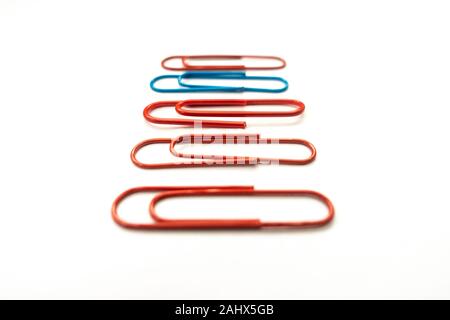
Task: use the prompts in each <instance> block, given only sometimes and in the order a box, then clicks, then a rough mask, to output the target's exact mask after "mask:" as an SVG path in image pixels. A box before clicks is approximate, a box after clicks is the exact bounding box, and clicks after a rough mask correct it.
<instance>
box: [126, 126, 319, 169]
mask: <svg viewBox="0 0 450 320" xmlns="http://www.w3.org/2000/svg"><path fill="white" fill-rule="evenodd" d="M160 143H166V144H168V145H169V149H170V152H171V153H172V154H173V155H175V156H177V157H180V158H190V159H199V160H196V161H193V160H190V161H187V160H186V161H179V162H165V163H143V162H141V161H140V160H138V159H137V153H138V152H139V150H141V149H142V148H143V147H145V146H148V145H152V144H160ZM180 143H183V144H195V143H198V144H211V143H218V144H277V143H279V144H299V145H303V146H305V147H307V148H308V149H309V150H310V151H311V154H310V155H309V157H307V158H306V159H277V158H264V157H249V156H222V155H194V154H185V153H181V152H178V151H177V150H176V149H175V147H176V145H177V144H180ZM316 154H317V152H316V148H315V147H314V145H313V144H312V143H310V142H309V141H306V140H302V139H290V138H283V139H271V138H269V139H263V138H261V136H260V135H259V134H216V135H196V134H188V135H183V136H179V137H177V138H174V139H170V138H152V139H148V140H144V141H142V142H140V143H138V144H137V145H136V146H135V147H134V148H133V149H132V150H131V154H130V157H131V161H132V162H133V163H134V164H135V165H136V166H137V167H139V168H143V169H163V168H192V167H209V166H211V167H214V166H227V165H233V166H253V165H257V164H284V165H286V164H287V165H305V164H308V163H311V162H312V161H313V160H314V159H315V158H316Z"/></svg>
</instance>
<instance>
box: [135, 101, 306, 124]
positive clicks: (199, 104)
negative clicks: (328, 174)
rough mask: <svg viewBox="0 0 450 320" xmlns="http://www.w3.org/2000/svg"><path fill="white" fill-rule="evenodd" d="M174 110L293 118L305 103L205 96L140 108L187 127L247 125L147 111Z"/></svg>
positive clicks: (148, 116)
mask: <svg viewBox="0 0 450 320" xmlns="http://www.w3.org/2000/svg"><path fill="white" fill-rule="evenodd" d="M275 105H279V106H280V105H281V106H292V107H293V110H290V111H227V110H221V111H214V110H190V109H189V108H202V109H203V108H207V107H245V106H275ZM173 106H175V110H176V111H177V112H178V113H179V114H181V115H186V116H203V117H293V116H297V115H300V114H302V113H303V111H304V110H305V105H304V104H303V102H301V101H298V100H293V99H250V100H243V99H219V100H214V99H212V100H211V99H208V100H186V101H159V102H154V103H151V104H149V105H148V106H147V107H146V108H145V109H144V112H143V114H144V118H145V119H146V120H147V121H149V122H152V123H157V124H174V125H183V126H188V127H197V126H198V127H199V128H201V127H203V128H237V129H244V128H246V127H247V123H246V122H245V121H222V120H202V119H200V120H197V119H180V118H158V117H155V116H153V115H152V114H151V113H152V112H153V111H154V110H155V109H158V108H163V107H173Z"/></svg>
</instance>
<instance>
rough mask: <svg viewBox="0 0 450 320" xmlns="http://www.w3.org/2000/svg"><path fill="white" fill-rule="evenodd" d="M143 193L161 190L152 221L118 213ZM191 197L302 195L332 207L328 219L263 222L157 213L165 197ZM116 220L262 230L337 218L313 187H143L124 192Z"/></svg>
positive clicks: (145, 225)
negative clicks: (128, 200) (129, 218)
mask: <svg viewBox="0 0 450 320" xmlns="http://www.w3.org/2000/svg"><path fill="white" fill-rule="evenodd" d="M141 192H158V193H157V194H156V195H155V196H154V197H153V199H152V200H151V202H150V205H149V212H150V216H151V217H152V218H153V219H154V222H151V223H134V222H128V221H125V220H124V219H122V218H121V217H120V216H119V214H118V206H119V204H120V203H121V202H122V201H123V200H124V199H125V198H126V197H128V196H130V195H132V194H136V193H141ZM188 196H301V197H312V198H316V199H318V200H319V201H322V202H323V203H324V204H325V205H326V206H327V209H328V213H327V215H326V216H325V217H324V218H321V219H317V220H307V221H261V220H260V219H166V218H162V217H161V216H159V215H158V214H157V213H156V209H155V208H156V205H157V203H158V202H160V201H161V200H163V199H168V198H174V197H188ZM111 215H112V218H113V220H114V221H115V222H116V223H117V224H118V225H120V226H122V227H125V228H132V229H147V230H158V229H161V230H168V229H259V228H283V227H284V228H307V227H309V228H311V227H320V226H323V225H325V224H327V223H329V222H330V221H332V220H333V217H334V207H333V204H332V203H331V201H330V200H329V199H328V198H327V197H326V196H324V195H323V194H321V193H319V192H316V191H311V190H255V189H254V187H253V186H143V187H136V188H131V189H128V190H126V191H124V192H122V193H121V194H120V195H119V196H118V197H117V198H116V199H115V200H114V202H113V205H112V208H111Z"/></svg>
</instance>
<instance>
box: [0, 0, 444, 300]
mask: <svg viewBox="0 0 450 320" xmlns="http://www.w3.org/2000/svg"><path fill="white" fill-rule="evenodd" d="M449 14H450V8H449V5H448V3H447V2H446V1H372V2H369V1H364V2H363V1H310V2H308V3H306V2H300V1H262V0H258V1H221V2H216V1H168V0H167V1H140V2H138V1H122V2H118V1H73V2H61V1H5V0H2V1H0V112H1V115H0V134H1V136H0V137H1V138H0V139H1V140H0V141H1V160H0V161H1V162H0V163H1V165H0V188H1V201H0V206H1V207H0V211H1V220H0V221H1V222H0V297H1V298H192V299H197V298H214V299H215V298H286V299H291V298H450V271H449V270H450V250H449V249H450V231H449V230H450V228H449V227H450V209H449V203H448V198H449V181H450V171H449V163H450V152H449V142H448V138H449V136H450V129H449V122H448V121H449V120H448V117H449V115H450V114H449V108H450V95H449V85H450V62H449V61H450V59H449V57H450V43H449V30H450V19H449ZM211 53H216V54H217V53H219V54H220V53H222V54H273V55H280V56H282V57H284V58H285V59H286V60H287V62H288V66H287V68H286V69H285V70H282V71H279V72H271V73H270V74H273V75H279V76H283V77H286V78H287V79H288V80H289V82H290V89H289V90H288V91H287V92H285V93H283V94H279V95H272V96H271V95H267V94H265V95H264V94H259V95H258V94H244V95H242V94H241V95H239V94H235V95H233V94H228V95H227V94H222V95H220V94H204V95H198V96H194V95H191V96H189V95H182V96H180V95H170V94H156V93H154V92H152V91H151V90H150V89H149V87H148V83H149V81H150V79H151V78H152V77H155V76H157V75H160V74H164V73H167V71H164V70H163V69H161V67H160V65H159V63H160V60H161V59H162V58H164V57H166V56H168V55H174V54H211ZM187 97H191V98H192V97H200V98H236V97H237V98H240V97H247V98H257V97H262V98H267V97H284V98H293V99H299V100H301V101H303V102H305V104H306V111H305V114H304V116H303V117H302V119H301V121H299V122H297V123H294V124H292V123H291V124H289V125H285V126H283V125H278V126H269V125H261V126H259V125H258V124H257V123H252V122H250V126H249V129H248V130H247V131H248V132H260V133H262V134H264V135H265V136H266V137H267V136H273V137H299V138H306V139H308V140H310V141H311V142H313V143H314V144H315V145H316V147H317V148H318V158H317V161H316V162H315V163H314V164H312V165H309V166H297V167H292V166H284V167H281V166H278V167H277V166H272V167H258V168H254V169H251V168H242V169H236V168H221V169H212V168H208V169H188V170H160V171H151V170H141V169H138V168H136V167H134V166H133V165H132V163H131V162H130V160H129V152H130V150H131V147H132V146H133V145H134V144H136V143H137V142H139V141H141V140H143V139H146V138H151V137H172V136H175V135H176V134H180V133H185V132H190V130H186V129H184V130H181V129H177V130H174V129H173V128H168V127H166V128H157V127H154V126H152V125H150V124H148V123H146V122H145V120H144V119H143V117H142V110H143V108H144V107H145V106H146V105H147V104H149V103H150V102H153V101H158V100H165V99H166V100H169V99H180V98H183V99H184V98H187ZM152 150H153V149H152ZM154 150H155V151H153V154H152V151H150V149H149V151H148V154H147V155H144V153H143V156H146V157H147V158H149V159H150V158H151V156H153V160H156V158H158V159H164V156H163V154H165V153H167V150H166V149H165V148H160V149H158V148H156V149H154ZM291 150H294V149H291ZM183 184H199V185H201V184H255V185H256V187H257V188H300V189H301V188H308V189H314V190H318V191H321V192H323V193H324V194H326V195H328V196H329V197H330V198H331V199H332V200H333V202H334V204H335V207H336V214H337V215H336V220H335V221H334V223H333V224H332V225H331V226H330V227H327V228H325V229H320V230H316V231H291V232H286V231H279V232H278V231H272V232H264V231H248V232H247V231H244V232H231V231H229V232H228V231H221V232H191V231H188V232H133V231H127V230H124V229H122V228H120V227H118V226H116V225H115V224H114V223H113V222H112V220H111V217H110V206H111V203H112V201H113V199H114V198H115V196H116V195H118V194H119V193H120V192H122V191H123V190H125V189H127V188H129V187H133V186H138V185H183ZM148 199H149V198H148V197H144V198H142V197H141V198H139V197H137V198H135V199H134V200H131V199H130V201H129V202H128V205H125V204H124V206H123V207H121V209H123V210H122V211H121V212H122V213H123V214H124V216H128V214H130V215H129V217H130V218H133V219H141V220H142V221H144V220H146V219H147V215H146V209H147V203H148ZM138 200H139V201H138ZM133 201H134V202H133ZM186 201H187V200H186ZM198 201H199V200H198V199H196V200H195V201H189V205H193V206H196V208H197V209H199V210H200V209H202V208H200V207H201V206H203V205H208V207H207V208H206V210H208V211H209V213H211V214H213V213H215V210H216V209H217V207H216V208H215V207H214V206H219V207H220V208H224V207H226V209H227V210H228V211H227V210H224V211H223V212H225V213H226V212H229V213H230V211H232V210H231V209H232V207H233V204H236V203H240V202H230V201H224V200H219V201H221V202H212V201H205V202H202V203H201V204H199V202H198ZM261 201H262V199H261ZM274 201H278V202H277V206H278V210H279V212H273V211H272V215H273V216H274V217H277V215H278V214H282V213H284V212H288V211H290V212H294V213H295V212H297V213H298V214H300V212H302V210H303V209H301V208H302V207H301V204H300V202H298V203H297V202H296V204H295V205H294V206H293V204H292V203H291V202H289V201H286V202H280V201H279V200H276V199H274ZM132 202H133V203H132ZM244 202H245V206H244V207H243V209H244V210H242V208H240V209H241V211H242V212H244V211H245V212H247V213H252V214H256V215H258V212H259V210H262V209H263V207H266V205H263V203H264V204H267V205H269V204H272V202H271V201H262V202H258V199H254V200H252V202H250V201H244ZM171 203H172V207H173V208H172V209H171V210H169V209H167V211H171V212H173V209H176V208H177V212H176V213H178V215H180V216H182V215H184V213H183V212H184V211H183V212H180V210H184V209H186V210H187V209H188V208H187V207H188V205H187V204H188V202H183V203H182V201H181V200H180V201H179V202H177V201H176V200H174V202H171ZM175 203H176V204H175ZM218 203H220V204H219V205H218ZM297 204H298V206H297ZM168 206H170V204H169V202H167V203H166V207H168ZM235 207H236V206H235ZM272 208H273V206H272ZM128 209H131V210H132V211H133V212H135V215H134V214H131V213H130V210H128ZM238 209H239V208H238ZM238 209H236V210H238ZM134 210H135V211H134ZM161 210H163V204H161ZM202 210H204V208H203V209H202ZM125 211H126V212H125ZM186 212H187V211H186ZM192 212H193V211H192ZM205 212H206V211H205ZM232 212H234V213H236V211H232Z"/></svg>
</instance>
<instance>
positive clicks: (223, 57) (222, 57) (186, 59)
mask: <svg viewBox="0 0 450 320" xmlns="http://www.w3.org/2000/svg"><path fill="white" fill-rule="evenodd" d="M242 59H254V60H273V61H275V62H277V64H275V65H273V66H256V67H255V66H254V67H252V66H246V65H226V64H222V65H192V64H189V60H242ZM171 60H179V61H181V64H182V67H170V66H168V65H167V62H169V61H171ZM161 66H162V67H163V68H164V69H166V70H171V71H186V70H277V69H283V68H284V67H285V66H286V61H285V60H284V59H282V58H280V57H275V56H257V55H249V56H239V55H185V56H171V57H167V58H165V59H164V60H163V61H162V62H161Z"/></svg>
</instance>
